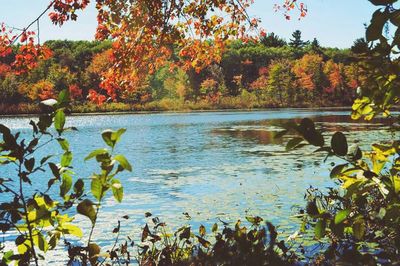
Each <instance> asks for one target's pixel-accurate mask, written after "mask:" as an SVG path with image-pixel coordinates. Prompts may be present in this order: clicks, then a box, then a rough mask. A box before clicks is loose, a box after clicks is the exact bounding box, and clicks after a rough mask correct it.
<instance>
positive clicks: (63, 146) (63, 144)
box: [57, 138, 69, 151]
mask: <svg viewBox="0 0 400 266" xmlns="http://www.w3.org/2000/svg"><path fill="white" fill-rule="evenodd" d="M57 141H58V144H60V147H61V149H63V150H64V151H69V143H68V141H67V140H66V139H62V138H58V139H57Z"/></svg>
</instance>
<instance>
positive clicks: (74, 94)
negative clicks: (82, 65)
mask: <svg viewBox="0 0 400 266" xmlns="http://www.w3.org/2000/svg"><path fill="white" fill-rule="evenodd" d="M68 89H69V93H70V95H71V99H73V100H77V99H80V98H82V89H81V88H79V86H78V85H77V84H72V85H71V86H69V88H68Z"/></svg>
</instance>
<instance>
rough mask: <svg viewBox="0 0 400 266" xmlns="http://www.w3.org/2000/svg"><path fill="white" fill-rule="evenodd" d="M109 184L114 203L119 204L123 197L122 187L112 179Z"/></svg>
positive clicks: (117, 181) (116, 180)
mask: <svg viewBox="0 0 400 266" xmlns="http://www.w3.org/2000/svg"><path fill="white" fill-rule="evenodd" d="M111 183H112V185H111V189H112V192H113V195H114V198H115V200H116V201H118V202H119V203H121V202H122V199H123V197H124V187H123V186H122V184H121V182H120V181H119V180H118V179H113V180H112V182H111Z"/></svg>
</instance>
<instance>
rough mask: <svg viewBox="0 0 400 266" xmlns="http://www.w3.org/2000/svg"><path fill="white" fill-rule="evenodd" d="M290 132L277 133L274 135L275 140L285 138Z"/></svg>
mask: <svg viewBox="0 0 400 266" xmlns="http://www.w3.org/2000/svg"><path fill="white" fill-rule="evenodd" d="M288 132H289V130H282V131H279V132H276V133H274V139H280V138H282V137H283V136H285V135H286V134H287V133H288Z"/></svg>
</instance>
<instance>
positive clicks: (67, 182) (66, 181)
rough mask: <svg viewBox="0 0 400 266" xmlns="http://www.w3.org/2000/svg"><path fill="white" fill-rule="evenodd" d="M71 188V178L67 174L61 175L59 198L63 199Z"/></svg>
mask: <svg viewBox="0 0 400 266" xmlns="http://www.w3.org/2000/svg"><path fill="white" fill-rule="evenodd" d="M71 187H72V176H70V175H69V174H63V175H62V183H61V185H60V196H61V197H64V196H65V195H66V194H67V193H68V192H69V191H70V189H71Z"/></svg>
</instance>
